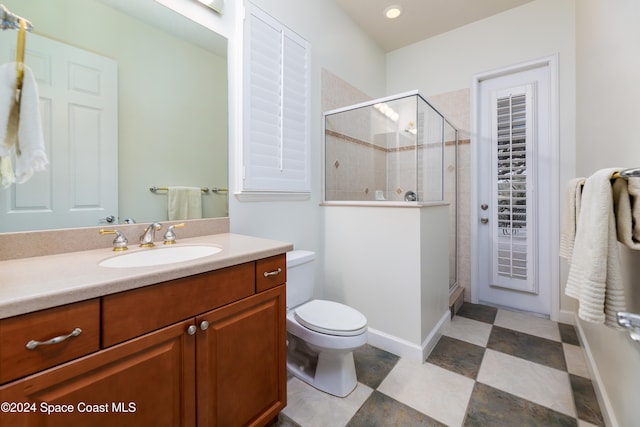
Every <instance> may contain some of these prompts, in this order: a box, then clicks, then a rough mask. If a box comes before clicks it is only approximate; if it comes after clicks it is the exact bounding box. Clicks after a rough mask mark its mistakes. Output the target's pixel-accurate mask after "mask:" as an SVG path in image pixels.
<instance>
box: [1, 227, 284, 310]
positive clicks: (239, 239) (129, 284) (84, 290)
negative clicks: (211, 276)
mask: <svg viewBox="0 0 640 427" xmlns="http://www.w3.org/2000/svg"><path fill="white" fill-rule="evenodd" d="M194 244H205V245H214V246H218V247H220V248H222V251H220V252H218V253H217V254H214V255H210V256H206V257H203V258H199V259H195V260H191V261H184V262H179V263H173V264H167V265H161V266H153V267H129V268H109V267H101V266H99V265H98V264H99V263H100V261H102V260H104V259H106V258H111V257H113V256H118V254H127V253H132V252H137V251H144V250H153V249H154V248H139V247H138V246H137V245H131V246H129V250H127V251H125V252H114V251H112V250H111V248H104V249H95V250H88V251H82V252H71V253H64V254H56V255H47V256H39V257H33V258H21V259H16V260H7V261H0V319H4V318H7V317H11V316H16V315H19V314H24V313H29V312H32V311H36V310H41V309H45V308H51V307H56V306H59V305H64V304H69V303H72V302H77V301H82V300H86V299H90V298H96V297H100V296H104V295H109V294H113V293H116V292H121V291H126V290H129V289H135V288H139V287H142V286H146V285H152V284H155V283H160V282H165V281H167V280H173V279H178V278H181V277H186V276H191V275H194V274H199V273H204V272H207V271H211V270H217V269H219V268H224V267H229V266H231V265H236V264H242V263H244V262H249V261H255V260H257V259H260V258H265V257H269V256H273V255H278V254H281V253H284V252H287V251H290V250H291V249H293V245H292V244H290V243H285V242H279V241H275V240H267V239H261V238H257V237H249V236H243V235H239V234H231V233H222V234H213V235H208V236H201V237H193V238H188V239H180V240H179V241H178V243H176V246H179V245H194ZM157 247H162V242H160V245H157Z"/></svg>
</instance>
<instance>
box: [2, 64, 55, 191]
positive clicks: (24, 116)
mask: <svg viewBox="0 0 640 427" xmlns="http://www.w3.org/2000/svg"><path fill="white" fill-rule="evenodd" d="M16 82H17V72H16V63H15V62H11V63H8V64H3V65H0V157H2V158H11V156H12V155H15V159H16V160H15V161H16V164H15V181H16V182H17V183H19V184H20V183H24V182H26V181H28V180H29V178H31V177H32V176H33V174H34V172H37V171H43V170H45V168H46V166H47V164H48V163H49V160H48V159H47V154H46V152H45V147H44V138H43V136H42V122H41V120H40V104H39V103H40V98H39V95H38V86H37V84H36V80H35V78H34V77H33V72H32V71H31V69H30V68H29V67H27V66H26V65H25V66H24V79H23V82H22V93H21V94H20V103H19V105H18V104H16Z"/></svg>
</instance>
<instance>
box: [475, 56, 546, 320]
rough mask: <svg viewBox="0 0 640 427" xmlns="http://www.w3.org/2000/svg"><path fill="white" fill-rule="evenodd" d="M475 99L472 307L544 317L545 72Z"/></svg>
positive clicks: (489, 88)
mask: <svg viewBox="0 0 640 427" xmlns="http://www.w3.org/2000/svg"><path fill="white" fill-rule="evenodd" d="M480 93H481V95H480V96H481V104H480V106H481V109H482V111H481V113H480V119H481V123H482V124H481V126H480V130H481V135H482V137H481V138H479V139H478V141H479V142H478V143H479V147H478V150H479V153H480V154H479V157H478V159H479V160H480V162H479V163H480V165H479V168H480V173H479V177H480V178H479V179H480V182H479V198H478V200H479V202H480V206H479V210H478V212H479V213H480V218H479V222H480V224H479V229H478V230H479V239H480V242H481V243H480V246H479V247H480V250H479V254H480V255H479V258H478V259H479V266H478V270H479V271H480V274H479V277H478V281H479V284H478V285H479V286H478V288H477V290H478V302H481V303H488V304H491V305H497V306H503V307H508V308H513V309H517V310H522V311H528V312H533V313H539V314H544V315H548V314H549V313H550V290H549V283H547V280H546V279H545V278H546V277H547V273H546V271H543V272H542V273H541V268H542V269H547V268H548V265H547V264H548V263H547V261H546V259H548V257H546V256H545V255H544V254H545V253H548V252H549V246H548V245H549V238H550V237H549V235H548V233H546V232H545V230H544V229H542V227H541V225H543V226H544V225H545V224H547V220H548V217H549V216H550V213H549V209H548V205H549V203H547V201H545V197H546V196H545V194H546V195H548V192H547V191H544V189H545V188H547V187H548V181H549V180H548V171H547V168H548V166H547V163H546V159H545V157H546V156H547V151H548V148H547V147H548V142H549V136H548V135H549V131H548V129H549V126H548V123H549V116H550V112H549V97H548V95H547V94H548V78H547V73H546V70H544V69H534V70H527V71H525V72H520V73H516V74H513V75H507V76H501V77H498V78H495V79H491V80H489V81H486V82H482V83H481V90H480ZM541 190H542V191H541ZM545 248H546V249H545Z"/></svg>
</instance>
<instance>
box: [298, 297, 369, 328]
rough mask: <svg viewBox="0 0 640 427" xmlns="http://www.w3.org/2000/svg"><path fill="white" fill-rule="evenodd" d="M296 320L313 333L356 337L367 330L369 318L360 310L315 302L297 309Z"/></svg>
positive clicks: (334, 303)
mask: <svg viewBox="0 0 640 427" xmlns="http://www.w3.org/2000/svg"><path fill="white" fill-rule="evenodd" d="M295 318H296V320H297V321H298V323H300V324H301V325H303V326H305V327H306V328H309V329H311V330H312V331H316V332H320V333H322V334H328V335H339V336H354V335H360V334H361V333H363V332H364V331H366V330H367V318H366V317H364V315H363V314H362V313H360V312H359V311H358V310H356V309H354V308H351V307H349V306H347V305H344V304H340V303H338V302H333V301H324V300H313V301H309V302H308V303H306V304H303V305H301V306H300V307H298V308H296V309H295Z"/></svg>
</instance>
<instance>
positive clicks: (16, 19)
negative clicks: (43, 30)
mask: <svg viewBox="0 0 640 427" xmlns="http://www.w3.org/2000/svg"><path fill="white" fill-rule="evenodd" d="M0 17H1V18H2V19H1V20H0V29H2V30H9V29H12V30H19V29H20V21H24V25H25V30H27V31H32V30H33V25H32V24H31V22H29V21H27V20H26V19H24V18H22V17H20V16H18V15H16V14H15V13H12V12H9V9H7V8H6V7H5V5H3V4H0Z"/></svg>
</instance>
